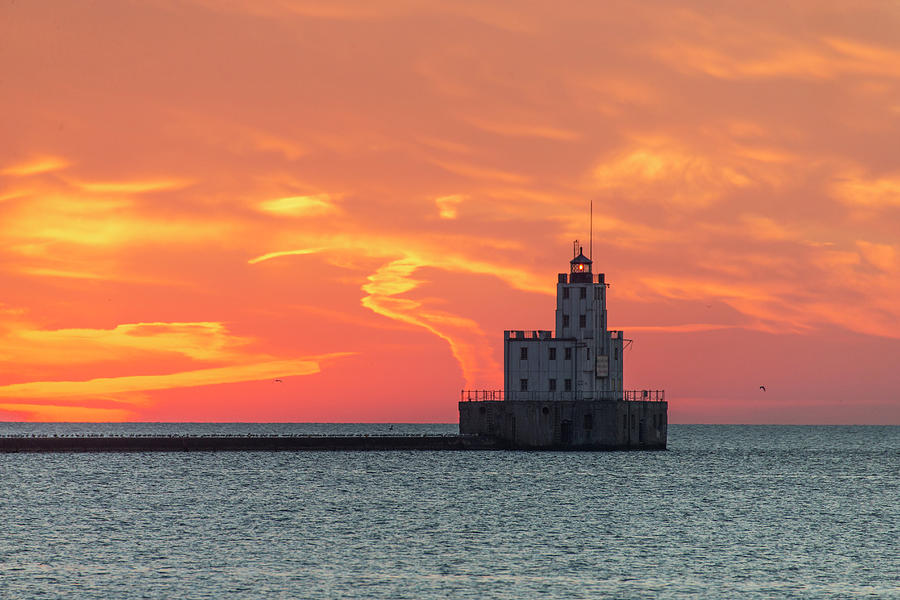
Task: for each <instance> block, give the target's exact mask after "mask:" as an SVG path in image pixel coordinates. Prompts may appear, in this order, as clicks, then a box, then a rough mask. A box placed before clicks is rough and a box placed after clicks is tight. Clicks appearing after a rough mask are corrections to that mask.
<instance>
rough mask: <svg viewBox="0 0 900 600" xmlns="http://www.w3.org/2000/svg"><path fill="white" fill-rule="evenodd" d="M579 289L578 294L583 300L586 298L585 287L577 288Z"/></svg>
mask: <svg viewBox="0 0 900 600" xmlns="http://www.w3.org/2000/svg"><path fill="white" fill-rule="evenodd" d="M579 289H580V290H581V292H580V293H579V296H581V299H582V300H584V299H585V298H587V288H579Z"/></svg>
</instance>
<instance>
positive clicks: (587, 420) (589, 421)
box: [584, 413, 594, 429]
mask: <svg viewBox="0 0 900 600" xmlns="http://www.w3.org/2000/svg"><path fill="white" fill-rule="evenodd" d="M584 428H585V429H593V428H594V415H592V414H590V413H588V414H586V415H584Z"/></svg>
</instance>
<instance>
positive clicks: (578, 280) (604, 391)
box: [459, 243, 668, 449]
mask: <svg viewBox="0 0 900 600" xmlns="http://www.w3.org/2000/svg"><path fill="white" fill-rule="evenodd" d="M573 254H574V256H573V258H572V259H571V260H570V261H569V269H568V272H566V273H559V274H558V275H557V282H556V313H555V328H554V330H552V331H551V330H549V329H547V330H542V329H535V330H526V329H512V330H507V331H504V333H503V366H504V368H503V389H502V390H463V392H462V394H461V397H460V403H459V411H460V418H459V427H460V433H461V434H464V435H465V434H471V435H481V436H490V437H494V438H496V439H498V440H500V441H502V442H504V443H506V444H507V445H508V446H509V447H513V448H558V449H566V448H572V449H575V448H581V449H627V448H643V449H660V448H662V449H664V448H665V447H666V440H667V424H668V423H667V421H668V418H667V415H668V403H667V402H666V401H665V392H664V391H662V390H627V389H625V386H624V381H623V380H624V368H623V367H624V349H625V346H624V344H625V343H626V341H630V340H626V339H625V337H624V334H623V332H622V331H617V330H609V329H608V327H607V309H606V300H607V291H608V289H609V283H607V282H606V276H605V274H604V273H599V274H596V275H595V274H594V272H593V262H592V261H591V259H590V258H588V257H587V256H585V255H584V251H583V249H582V248H580V247H579V246H578V245H577V243H576V245H575V246H574V252H573Z"/></svg>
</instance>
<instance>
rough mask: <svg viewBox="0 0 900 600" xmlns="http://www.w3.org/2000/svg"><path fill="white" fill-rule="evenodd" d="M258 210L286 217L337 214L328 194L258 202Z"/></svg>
mask: <svg viewBox="0 0 900 600" xmlns="http://www.w3.org/2000/svg"><path fill="white" fill-rule="evenodd" d="M259 209H260V210H262V211H263V212H267V213H271V214H274V215H282V216H286V217H316V216H321V215H329V214H334V213H337V212H338V208H337V207H336V206H335V205H334V199H333V197H332V196H330V195H329V194H317V195H314V196H289V197H287V198H277V199H275V200H265V201H264V202H260V204H259Z"/></svg>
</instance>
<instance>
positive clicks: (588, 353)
mask: <svg viewBox="0 0 900 600" xmlns="http://www.w3.org/2000/svg"><path fill="white" fill-rule="evenodd" d="M585 350H587V359H588V360H591V349H590V348H585Z"/></svg>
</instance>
